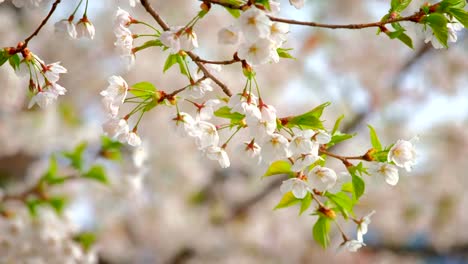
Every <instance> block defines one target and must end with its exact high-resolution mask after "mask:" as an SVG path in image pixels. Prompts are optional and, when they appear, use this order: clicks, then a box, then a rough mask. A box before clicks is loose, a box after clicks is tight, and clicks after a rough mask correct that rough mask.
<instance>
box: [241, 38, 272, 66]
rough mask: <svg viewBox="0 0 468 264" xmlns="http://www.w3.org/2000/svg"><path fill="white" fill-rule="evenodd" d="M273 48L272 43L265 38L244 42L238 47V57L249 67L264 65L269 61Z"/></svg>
mask: <svg viewBox="0 0 468 264" xmlns="http://www.w3.org/2000/svg"><path fill="white" fill-rule="evenodd" d="M273 47H274V46H273V43H272V42H271V40H269V39H267V38H262V39H259V40H257V41H255V42H245V43H243V44H242V45H241V46H240V47H239V51H238V56H239V58H241V59H244V60H246V61H247V62H248V63H249V64H251V65H261V64H265V63H267V62H269V61H270V59H271V54H272V49H273ZM275 52H276V50H275Z"/></svg>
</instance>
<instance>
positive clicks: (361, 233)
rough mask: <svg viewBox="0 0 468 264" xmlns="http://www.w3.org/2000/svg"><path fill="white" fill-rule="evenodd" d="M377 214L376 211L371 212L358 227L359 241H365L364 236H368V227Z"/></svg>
mask: <svg viewBox="0 0 468 264" xmlns="http://www.w3.org/2000/svg"><path fill="white" fill-rule="evenodd" d="M374 214H375V211H372V212H370V213H369V214H367V215H366V216H364V217H363V218H362V219H361V220H360V223H359V224H358V227H357V240H358V241H364V238H363V237H364V235H365V234H367V230H368V226H369V224H370V223H371V219H370V218H371V217H372V216H373V215H374Z"/></svg>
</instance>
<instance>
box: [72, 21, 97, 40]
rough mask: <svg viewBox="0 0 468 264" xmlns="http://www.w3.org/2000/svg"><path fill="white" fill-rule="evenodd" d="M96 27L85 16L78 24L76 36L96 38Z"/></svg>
mask: <svg viewBox="0 0 468 264" xmlns="http://www.w3.org/2000/svg"><path fill="white" fill-rule="evenodd" d="M95 34H96V29H95V28H94V25H93V24H92V23H91V22H90V21H89V20H88V18H87V17H83V18H81V19H80V21H78V23H77V24H76V37H77V38H89V39H94V35H95Z"/></svg>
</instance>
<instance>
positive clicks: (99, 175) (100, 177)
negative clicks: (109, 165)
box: [83, 165, 109, 184]
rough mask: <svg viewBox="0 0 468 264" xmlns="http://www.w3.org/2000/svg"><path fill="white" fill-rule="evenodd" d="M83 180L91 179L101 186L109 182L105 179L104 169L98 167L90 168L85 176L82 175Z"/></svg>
mask: <svg viewBox="0 0 468 264" xmlns="http://www.w3.org/2000/svg"><path fill="white" fill-rule="evenodd" d="M83 177H84V178H87V179H91V180H95V181H98V182H100V183H103V184H108V183H109V180H108V179H107V176H106V171H105V170H104V167H102V166H100V165H94V166H92V167H91V168H90V169H89V171H87V172H86V173H85V174H83Z"/></svg>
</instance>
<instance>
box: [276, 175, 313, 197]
mask: <svg viewBox="0 0 468 264" xmlns="http://www.w3.org/2000/svg"><path fill="white" fill-rule="evenodd" d="M280 191H281V193H283V194H285V193H287V192H292V193H293V195H294V197H296V198H297V199H303V198H304V197H305V196H306V195H307V193H308V192H310V191H311V189H310V187H309V184H308V183H307V182H306V181H304V180H301V179H298V178H291V179H288V180H285V181H283V183H282V184H281V187H280Z"/></svg>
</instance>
